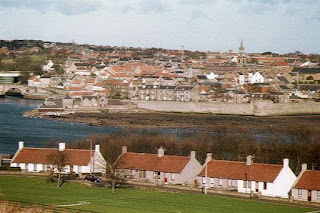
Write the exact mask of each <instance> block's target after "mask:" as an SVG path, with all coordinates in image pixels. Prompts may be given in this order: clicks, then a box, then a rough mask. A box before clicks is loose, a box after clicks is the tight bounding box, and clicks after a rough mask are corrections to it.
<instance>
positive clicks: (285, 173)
mask: <svg viewBox="0 0 320 213" xmlns="http://www.w3.org/2000/svg"><path fill="white" fill-rule="evenodd" d="M296 178H297V177H296V176H295V174H294V173H293V172H292V170H291V169H290V168H289V167H286V166H285V167H283V169H282V170H281V172H280V174H279V175H278V177H277V178H276V179H275V181H274V187H275V189H274V195H275V196H277V197H283V198H288V197H289V196H288V193H289V191H290V190H291V187H292V185H293V183H294V182H295V180H296Z"/></svg>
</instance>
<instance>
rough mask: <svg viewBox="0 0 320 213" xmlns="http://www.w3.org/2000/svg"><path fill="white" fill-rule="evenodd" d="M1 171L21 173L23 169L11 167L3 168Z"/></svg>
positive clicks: (0, 168)
mask: <svg viewBox="0 0 320 213" xmlns="http://www.w3.org/2000/svg"><path fill="white" fill-rule="evenodd" d="M0 171H17V172H20V171H21V168H20V167H10V166H1V167H0Z"/></svg>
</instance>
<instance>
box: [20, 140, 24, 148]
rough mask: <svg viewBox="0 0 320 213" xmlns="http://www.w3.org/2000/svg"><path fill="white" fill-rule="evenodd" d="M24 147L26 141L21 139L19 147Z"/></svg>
mask: <svg viewBox="0 0 320 213" xmlns="http://www.w3.org/2000/svg"><path fill="white" fill-rule="evenodd" d="M23 147H24V142H23V141H19V149H22V148H23Z"/></svg>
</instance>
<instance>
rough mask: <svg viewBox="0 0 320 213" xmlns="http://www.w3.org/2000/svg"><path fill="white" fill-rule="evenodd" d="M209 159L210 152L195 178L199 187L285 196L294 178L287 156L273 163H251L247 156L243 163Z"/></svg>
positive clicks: (250, 158)
mask: <svg viewBox="0 0 320 213" xmlns="http://www.w3.org/2000/svg"><path fill="white" fill-rule="evenodd" d="M208 158H209V159H208ZM210 158H211V155H209V156H208V157H207V161H206V162H207V163H206V164H205V166H204V168H203V170H202V171H201V173H200V174H199V175H198V178H197V181H198V182H199V183H202V184H203V185H202V186H203V187H208V188H218V189H219V188H220V189H226V190H235V191H238V192H241V193H257V194H260V195H262V196H270V197H282V198H288V197H289V195H288V193H289V192H290V190H291V187H292V185H293V183H294V182H295V180H296V176H295V174H294V173H293V172H292V170H291V169H290V167H289V160H288V159H284V160H283V165H273V164H262V163H253V162H252V157H251V156H248V157H247V162H239V161H225V160H210Z"/></svg>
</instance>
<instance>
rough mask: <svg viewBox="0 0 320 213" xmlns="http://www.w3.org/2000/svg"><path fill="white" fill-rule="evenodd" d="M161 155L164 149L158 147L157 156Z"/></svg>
mask: <svg viewBox="0 0 320 213" xmlns="http://www.w3.org/2000/svg"><path fill="white" fill-rule="evenodd" d="M163 156H164V149H163V148H162V147H160V148H159V149H158V157H159V158H161V157H163Z"/></svg>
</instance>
